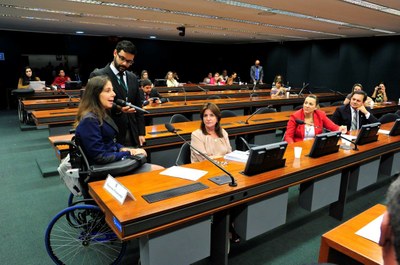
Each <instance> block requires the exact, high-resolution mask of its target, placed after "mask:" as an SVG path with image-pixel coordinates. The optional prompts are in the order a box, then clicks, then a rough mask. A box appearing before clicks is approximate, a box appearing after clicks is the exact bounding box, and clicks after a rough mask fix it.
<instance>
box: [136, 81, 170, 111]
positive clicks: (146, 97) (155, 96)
mask: <svg viewBox="0 0 400 265" xmlns="http://www.w3.org/2000/svg"><path fill="white" fill-rule="evenodd" d="M140 88H141V90H142V93H140V95H141V96H142V102H143V104H142V106H147V105H149V104H152V103H164V102H168V99H167V98H163V97H162V96H161V95H160V93H158V91H157V89H156V88H154V87H153V84H152V83H151V81H150V80H149V79H144V80H142V81H141V84H140Z"/></svg>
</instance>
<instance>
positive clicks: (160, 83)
mask: <svg viewBox="0 0 400 265" xmlns="http://www.w3.org/2000/svg"><path fill="white" fill-rule="evenodd" d="M154 86H167V79H155V80H154Z"/></svg>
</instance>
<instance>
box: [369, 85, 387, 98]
mask: <svg viewBox="0 0 400 265" xmlns="http://www.w3.org/2000/svg"><path fill="white" fill-rule="evenodd" d="M371 98H372V99H373V100H375V102H376V103H382V102H387V101H388V98H387V95H386V86H385V83H384V82H380V83H379V85H377V86H376V87H375V89H374V93H373V94H372V96H371Z"/></svg>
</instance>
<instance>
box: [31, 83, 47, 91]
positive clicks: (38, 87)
mask: <svg viewBox="0 0 400 265" xmlns="http://www.w3.org/2000/svg"><path fill="white" fill-rule="evenodd" d="M45 87H46V81H30V82H29V87H28V88H31V89H33V90H43V89H44V88H45Z"/></svg>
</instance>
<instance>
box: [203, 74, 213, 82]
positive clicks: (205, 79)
mask: <svg viewBox="0 0 400 265" xmlns="http://www.w3.org/2000/svg"><path fill="white" fill-rule="evenodd" d="M212 78H213V74H212V73H211V72H210V73H208V75H207V76H206V77H204V79H203V83H204V84H210V82H211V79H212Z"/></svg>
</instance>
